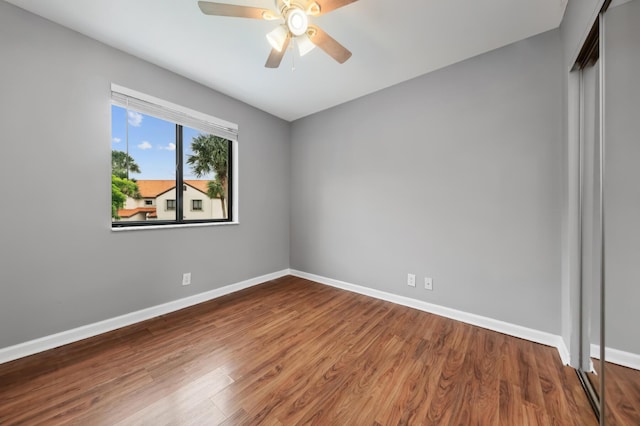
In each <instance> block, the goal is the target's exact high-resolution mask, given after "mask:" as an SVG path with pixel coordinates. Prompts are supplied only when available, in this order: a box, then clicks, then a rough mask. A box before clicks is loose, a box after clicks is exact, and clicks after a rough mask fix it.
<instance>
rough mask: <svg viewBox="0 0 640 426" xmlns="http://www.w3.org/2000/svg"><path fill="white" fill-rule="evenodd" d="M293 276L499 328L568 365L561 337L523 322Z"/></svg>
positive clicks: (298, 274) (294, 272)
mask: <svg viewBox="0 0 640 426" xmlns="http://www.w3.org/2000/svg"><path fill="white" fill-rule="evenodd" d="M291 275H294V276H296V277H300V278H305V279H308V280H311V281H315V282H318V283H320V284H326V285H329V286H332V287H336V288H340V289H343V290H348V291H351V292H354V293H358V294H363V295H365V296H370V297H375V298H376V299H381V300H386V301H387V302H392V303H397V304H398V305H403V306H408V307H410V308H414V309H418V310H421V311H424V312H429V313H432V314H436V315H440V316H443V317H446V318H451V319H454V320H457V321H462V322H464V323H467V324H471V325H476V326H478V327H482V328H486V329H488V330H493V331H497V332H499V333H503V334H507V335H509V336H514V337H518V338H520V339H525V340H530V341H532V342H536V343H540V344H543V345H546V346H551V347H554V348H556V349H557V350H558V353H559V355H560V359H561V360H562V363H563V364H564V365H568V364H569V359H570V357H569V350H568V349H567V346H566V344H565V342H564V340H563V339H562V337H561V336H558V335H555V334H551V333H546V332H543V331H539V330H535V329H532V328H527V327H523V326H520V325H515V324H510V323H508V322H504V321H500V320H496V319H493V318H488V317H484V316H481V315H476V314H471V313H468V312H463V311H458V310H456V309H451V308H447V307H445V306H440V305H435V304H433V303H428V302H424V301H422V300H417V299H412V298H410V297H405V296H399V295H397V294H392V293H387V292H385V291H380V290H375V289H372V288H368V287H363V286H359V285H356V284H351V283H347V282H344V281H338V280H334V279H332V278H327V277H322V276H320V275H315V274H309V273H307V272H302V271H297V270H294V269H292V270H291Z"/></svg>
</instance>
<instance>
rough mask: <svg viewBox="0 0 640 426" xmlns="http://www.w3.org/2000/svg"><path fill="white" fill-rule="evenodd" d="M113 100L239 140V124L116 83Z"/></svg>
mask: <svg viewBox="0 0 640 426" xmlns="http://www.w3.org/2000/svg"><path fill="white" fill-rule="evenodd" d="M111 102H112V103H113V104H115V105H118V106H121V107H124V108H127V109H132V110H135V111H137V112H141V113H143V114H148V115H152V116H154V117H157V118H160V119H162V120H166V121H171V122H172V123H176V124H180V125H182V126H186V127H191V128H194V129H197V130H202V131H203V132H207V133H210V134H212V135H216V136H220V137H223V138H226V139H231V140H238V125H237V124H234V123H231V122H228V121H225V120H222V119H220V118H217V117H213V116H211V115H208V114H204V113H201V112H199V111H195V110H192V109H189V108H186V107H183V106H181V105H176V104H174V103H171V102H168V101H165V100H162V99H159V98H155V97H153V96H150V95H146V94H144V93H140V92H136V91H135V90H131V89H127V88H126V87H122V86H118V85H116V84H111Z"/></svg>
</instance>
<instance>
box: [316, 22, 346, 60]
mask: <svg viewBox="0 0 640 426" xmlns="http://www.w3.org/2000/svg"><path fill="white" fill-rule="evenodd" d="M309 38H310V39H311V42H312V43H313V44H315V45H316V46H318V47H319V48H320V49H322V50H324V51H325V52H326V53H327V55H329V56H331V57H332V58H333V59H335V60H336V61H338V62H339V63H341V64H343V63H345V62H346V61H347V59H349V58H350V57H351V52H350V51H349V50H348V49H347V48H346V47H344V46H343V45H341V44H340V43H338V42H337V41H336V40H335V39H334V38H333V37H331V36H330V35H329V34H327V33H325V32H324V31H322V29H320V28H319V27H316V26H315V25H309Z"/></svg>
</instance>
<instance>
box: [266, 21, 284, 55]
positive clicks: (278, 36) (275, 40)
mask: <svg viewBox="0 0 640 426" xmlns="http://www.w3.org/2000/svg"><path fill="white" fill-rule="evenodd" d="M288 35H289V32H288V30H287V27H285V26H284V25H278V26H277V27H276V29H275V30H273V31H271V32H270V33H269V34H267V40H268V41H269V44H270V45H271V47H273V48H274V49H276V50H277V51H278V52H281V51H282V47H283V46H284V42H285V41H286V40H287V36H288Z"/></svg>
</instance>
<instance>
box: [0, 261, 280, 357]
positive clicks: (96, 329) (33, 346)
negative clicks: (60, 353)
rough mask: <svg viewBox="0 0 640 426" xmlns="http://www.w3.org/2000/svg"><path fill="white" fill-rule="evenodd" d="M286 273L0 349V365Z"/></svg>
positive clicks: (211, 291)
mask: <svg viewBox="0 0 640 426" xmlns="http://www.w3.org/2000/svg"><path fill="white" fill-rule="evenodd" d="M286 275H290V271H289V269H284V270H282V271H278V272H274V273H271V274H267V275H262V276H259V277H255V278H251V279H248V280H245V281H241V282H238V283H235V284H230V285H227V286H224V287H221V288H216V289H213V290H210V291H207V292H204V293H200V294H195V295H193V296H189V297H185V298H183V299H178V300H174V301H171V302H168V303H164V304H162V305H157V306H152V307H150V308H146V309H142V310H140V311H136V312H131V313H129V314H125V315H121V316H118V317H115V318H110V319H107V320H104V321H100V322H96V323H93V324H88V325H84V326H81V327H78V328H74V329H72V330H67V331H63V332H61V333H56V334H52V335H50V336H45V337H41V338H39V339H35V340H30V341H28V342H24V343H20V344H17V345H14V346H9V347H6V348H2V349H0V364H2V363H4V362H8V361H13V360H14V359H18V358H22V357H25V356H29V355H33V354H36V353H38V352H42V351H46V350H49V349H53V348H57V347H59V346H62V345H66V344H69V343H73V342H77V341H79V340H82V339H86V338H88V337H93V336H96V335H98V334H102V333H106V332H108V331H113V330H116V329H118V328H122V327H126V326H128V325H132V324H135V323H138V322H141V321H145V320H148V319H151V318H154V317H157V316H160V315H165V314H168V313H171V312H174V311H177V310H180V309H184V308H187V307H189V306H193V305H197V304H198V303H202V302H206V301H208V300H211V299H215V298H217V297H221V296H224V295H227V294H230V293H234V292H236V291H239V290H243V289H245V288H249V287H253V286H254V285H258V284H262V283H264V282H266V281H270V280H274V279H276V278H280V277H284V276H286Z"/></svg>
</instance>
